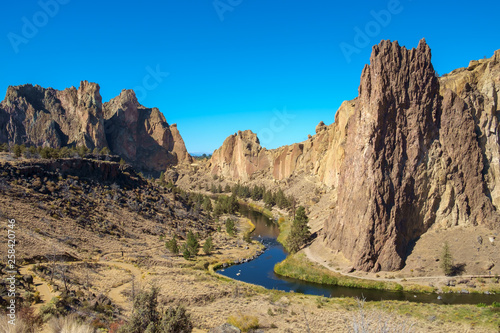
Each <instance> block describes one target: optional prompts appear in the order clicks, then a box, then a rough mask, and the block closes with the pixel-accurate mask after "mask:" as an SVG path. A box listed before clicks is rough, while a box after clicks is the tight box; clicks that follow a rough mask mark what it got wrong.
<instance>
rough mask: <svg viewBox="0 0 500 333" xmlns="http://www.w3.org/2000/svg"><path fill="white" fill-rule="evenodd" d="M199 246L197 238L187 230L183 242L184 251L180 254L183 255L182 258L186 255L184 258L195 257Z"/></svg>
mask: <svg viewBox="0 0 500 333" xmlns="http://www.w3.org/2000/svg"><path fill="white" fill-rule="evenodd" d="M199 248H200V243H199V242H198V239H197V238H196V236H195V235H194V234H193V232H192V231H189V233H188V236H187V241H186V244H184V252H183V253H182V255H183V256H184V258H186V257H187V258H186V259H189V258H192V257H196V256H197V255H198V249H199Z"/></svg>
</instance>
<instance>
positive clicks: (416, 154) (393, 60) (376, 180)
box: [324, 40, 500, 271]
mask: <svg viewBox="0 0 500 333" xmlns="http://www.w3.org/2000/svg"><path fill="white" fill-rule="evenodd" d="M444 91H445V93H444V96H441V95H440V83H439V81H438V79H437V78H436V75H435V72H434V69H433V67H432V64H431V52H430V48H429V46H427V44H426V43H425V41H424V40H423V41H421V42H420V44H419V46H418V48H416V49H412V50H406V49H405V48H404V47H400V46H399V45H398V44H397V42H393V43H391V42H388V41H383V42H382V43H381V44H380V45H378V46H375V47H374V48H373V53H372V56H371V59H370V65H369V66H366V67H365V68H364V70H363V74H362V76H361V84H360V88H359V99H358V103H357V105H356V110H355V113H354V116H353V117H352V118H351V119H350V121H349V124H348V127H349V128H348V134H347V143H346V148H345V151H346V156H345V159H344V161H343V163H342V167H341V169H340V175H341V176H340V177H341V178H340V181H339V187H338V190H337V198H338V201H337V204H336V206H335V209H334V211H333V212H332V214H331V217H330V219H329V220H328V221H327V223H326V225H325V230H324V236H325V238H326V239H327V244H329V245H330V246H331V247H332V248H334V249H338V250H340V251H342V253H343V254H344V255H345V256H346V257H347V258H349V259H350V260H351V261H353V263H354V266H355V268H356V269H361V270H374V271H378V270H396V269H400V268H402V267H403V265H404V262H405V259H406V256H407V251H408V249H409V246H410V244H411V243H412V242H414V241H415V240H417V239H418V238H419V237H420V236H421V235H422V234H423V233H425V232H426V231H427V230H428V229H429V228H430V227H431V226H433V225H434V224H436V223H438V224H441V225H442V226H443V227H451V226H455V225H488V226H491V227H493V226H495V227H499V226H500V224H499V222H500V217H499V216H498V213H497V212H496V209H495V207H494V206H493V204H492V201H491V198H490V196H489V193H488V192H489V191H488V189H487V186H486V184H485V182H484V178H483V174H482V172H483V170H484V169H485V163H484V158H483V153H482V150H481V144H480V140H479V137H478V135H477V132H476V127H477V126H478V124H477V123H476V122H475V120H474V116H473V113H472V110H471V108H470V107H469V105H468V104H467V103H466V102H465V101H464V100H463V99H462V98H460V97H459V96H458V95H457V94H456V93H454V92H453V91H450V90H446V89H445V90H444ZM497 149H498V145H497Z"/></svg>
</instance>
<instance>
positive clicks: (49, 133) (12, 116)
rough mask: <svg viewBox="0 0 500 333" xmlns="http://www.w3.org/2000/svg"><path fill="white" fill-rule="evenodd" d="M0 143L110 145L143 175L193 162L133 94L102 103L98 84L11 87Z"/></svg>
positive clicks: (172, 129)
mask: <svg viewBox="0 0 500 333" xmlns="http://www.w3.org/2000/svg"><path fill="white" fill-rule="evenodd" d="M0 142H9V143H13V144H28V145H37V146H50V147H62V146H67V145H83V146H86V147H88V148H90V149H94V148H98V149H101V148H103V147H108V148H110V149H111V151H112V152H113V153H115V154H118V155H120V156H121V157H123V158H124V159H125V160H126V161H127V162H129V163H131V164H132V165H134V166H135V167H138V168H140V169H142V170H145V171H151V172H160V171H162V170H164V169H165V168H166V167H167V166H169V165H172V164H177V163H180V162H184V161H191V157H190V156H189V154H188V153H187V151H186V147H185V145H184V141H183V140H182V138H181V136H180V134H179V131H178V130H177V127H176V126H175V125H172V126H169V125H168V124H167V122H166V120H165V117H164V116H163V115H162V114H161V113H160V112H159V110H158V109H156V108H153V109H148V108H145V107H143V106H142V105H140V104H139V103H138V102H137V99H136V97H135V94H134V92H133V91H131V90H127V91H123V92H122V93H121V94H120V95H119V96H118V97H116V98H114V99H113V100H111V101H110V102H108V103H104V105H103V103H102V98H101V95H100V93H99V85H97V84H96V83H89V82H87V81H82V82H81V84H80V87H79V88H78V89H76V88H74V87H71V88H68V89H65V90H63V91H58V90H55V89H52V88H48V89H45V88H42V87H40V86H32V85H30V84H27V85H22V86H17V87H9V88H8V89H7V94H6V97H5V100H4V101H3V102H2V103H1V104H0Z"/></svg>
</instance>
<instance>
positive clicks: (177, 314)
mask: <svg viewBox="0 0 500 333" xmlns="http://www.w3.org/2000/svg"><path fill="white" fill-rule="evenodd" d="M158 293H159V289H158V288H157V287H151V289H150V290H149V291H141V292H140V293H139V294H138V295H137V296H136V297H135V299H134V312H133V314H132V316H131V318H130V320H129V322H128V323H127V324H125V325H123V326H122V327H120V329H119V332H120V333H142V332H147V333H184V332H185V333H190V332H191V331H192V330H193V324H192V322H191V317H190V315H189V314H188V313H187V312H186V309H185V308H184V307H182V306H177V307H169V308H168V309H167V311H165V313H163V314H161V313H160V312H159V311H158Z"/></svg>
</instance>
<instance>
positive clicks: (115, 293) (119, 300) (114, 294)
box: [99, 261, 142, 313]
mask: <svg viewBox="0 0 500 333" xmlns="http://www.w3.org/2000/svg"><path fill="white" fill-rule="evenodd" d="M99 263H100V264H104V265H111V266H116V267H119V268H121V269H124V270H128V271H130V280H129V281H128V282H126V283H124V284H122V285H121V286H118V287H115V288H111V290H110V291H109V293H108V297H109V298H110V299H111V301H112V302H113V303H114V304H115V305H116V306H118V307H119V308H121V309H122V310H123V311H124V312H125V313H129V312H130V311H131V310H132V303H131V302H130V301H129V300H128V299H127V298H126V297H125V296H123V294H122V292H123V291H124V290H125V289H127V288H129V287H131V286H132V281H133V280H134V279H135V280H137V281H138V280H139V279H140V277H141V275H142V271H141V270H140V269H139V268H137V267H136V266H134V265H132V264H129V263H124V262H120V261H99Z"/></svg>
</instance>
